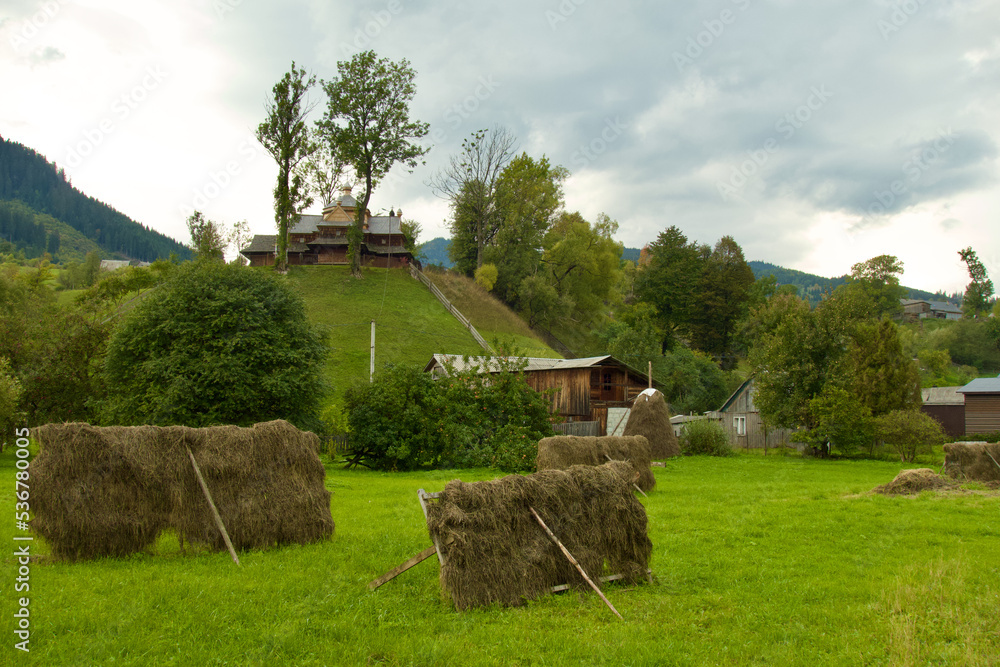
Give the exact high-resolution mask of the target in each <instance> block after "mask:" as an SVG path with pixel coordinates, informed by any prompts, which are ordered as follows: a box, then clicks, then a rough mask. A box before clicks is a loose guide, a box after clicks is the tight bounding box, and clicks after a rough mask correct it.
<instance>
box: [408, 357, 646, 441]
mask: <svg viewBox="0 0 1000 667" xmlns="http://www.w3.org/2000/svg"><path fill="white" fill-rule="evenodd" d="M520 361H521V362H522V363H525V364H526V366H525V369H524V379H525V381H526V382H527V383H528V386H530V387H531V388H532V389H534V390H536V391H539V392H542V391H545V390H547V389H555V390H556V391H555V393H554V394H553V396H552V405H551V408H550V410H551V412H552V414H553V415H559V416H560V417H562V418H563V419H564V420H566V421H567V422H581V421H593V422H597V423H598V428H597V431H598V434H599V435H606V434H607V432H608V410H609V409H613V408H629V407H631V405H632V401H634V400H635V397H636V396H638V395H639V394H640V393H641V392H642V390H643V389H646V388H647V387H649V377H648V376H647V375H646V374H645V373H643V372H641V371H638V370H635V369H634V368H631V367H629V366H628V365H626V364H625V363H623V362H621V361H618V360H617V359H615V358H614V357H612V356H610V355H605V356H601V357H587V358H584V359H542V358H539V357H522V358H520ZM473 366H475V367H478V368H481V369H484V372H497V370H495V369H496V367H497V365H496V363H495V362H491V361H490V359H489V358H483V357H467V358H464V357H462V356H459V355H448V354H435V355H434V356H433V357H432V358H431V360H430V361H429V362H428V363H427V365H426V366H425V367H424V371H426V372H429V373H433V374H434V375H437V376H442V377H443V376H446V375H447V374H448V369H449V368H454V369H455V370H456V371H458V372H462V371H465V370H467V369H469V368H470V367H473ZM653 386H656V383H655V382H654V383H653ZM612 427H614V424H612Z"/></svg>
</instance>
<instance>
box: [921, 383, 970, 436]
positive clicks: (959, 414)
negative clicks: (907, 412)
mask: <svg viewBox="0 0 1000 667" xmlns="http://www.w3.org/2000/svg"><path fill="white" fill-rule="evenodd" d="M960 389H961V387H930V388H928V389H921V390H920V395H921V399H922V403H921V405H920V411H921V412H923V413H925V414H928V415H930V416H931V417H933V418H934V419H936V420H938V422H939V423H940V424H941V428H942V429H944V432H945V434H946V435H949V436H951V437H953V438H956V437H958V436H961V435H965V397H964V396H963V395H962V394H960V393H959V390H960Z"/></svg>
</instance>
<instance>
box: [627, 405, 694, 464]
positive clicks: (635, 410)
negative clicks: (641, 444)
mask: <svg viewBox="0 0 1000 667" xmlns="http://www.w3.org/2000/svg"><path fill="white" fill-rule="evenodd" d="M623 434H624V435H641V436H643V437H645V438H646V440H649V449H650V456H652V458H654V459H667V458H670V457H672V456H680V455H681V447H680V445H679V444H678V443H677V436H676V435H674V427H673V425H672V424H671V423H670V408H669V407H668V406H667V401H666V399H665V398H664V397H663V394H662V393H661V392H659V391H656V390H655V389H652V390H650V389H647V390H645V391H644V392H642V393H641V394H639V395H638V396H636V398H635V401H634V402H633V403H632V411H631V412H630V413H629V416H628V421H627V422H626V423H625V430H624V432H623Z"/></svg>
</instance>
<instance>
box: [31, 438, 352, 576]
mask: <svg viewBox="0 0 1000 667" xmlns="http://www.w3.org/2000/svg"><path fill="white" fill-rule="evenodd" d="M35 435H36V437H37V439H38V441H39V443H40V444H41V448H40V452H39V454H38V456H37V457H36V458H35V460H34V461H32V464H31V473H32V475H31V476H32V481H33V485H32V506H33V509H34V510H35V518H34V520H33V521H32V528H33V529H34V530H35V531H37V532H38V534H40V535H41V536H43V537H44V538H45V539H46V540H47V541H48V542H49V543H50V545H51V546H52V551H53V554H54V555H55V556H57V557H59V558H65V559H69V560H78V559H85V558H98V557H102V556H125V555H128V554H130V553H134V552H137V551H141V550H142V549H144V548H146V547H147V546H148V545H149V544H151V543H152V542H153V541H155V540H156V537H157V536H158V535H159V533H160V531H162V530H163V529H165V528H168V527H171V528H175V529H176V530H177V532H178V534H179V535H180V536H182V537H183V538H185V539H187V540H188V541H191V542H201V543H206V544H208V545H209V546H211V547H212V548H214V549H218V550H221V549H224V548H225V543H224V541H223V539H222V535H221V534H220V533H219V531H218V529H217V528H216V526H215V523H214V521H213V519H212V515H211V511H210V509H209V506H208V502H207V501H206V500H205V496H204V494H203V493H202V490H201V487H200V486H199V484H198V481H197V478H196V477H195V474H194V470H193V468H192V466H191V461H190V458H189V457H188V454H187V450H188V449H190V450H191V452H192V453H193V454H194V456H195V458H196V459H197V461H198V465H199V467H200V468H201V471H202V474H203V475H204V477H205V481H206V482H207V484H208V487H209V490H210V491H211V493H212V498H213V500H214V502H215V505H216V507H217V508H218V510H219V514H220V515H221V517H222V520H223V522H224V523H225V525H226V530H227V532H228V533H229V536H230V538H231V539H232V542H233V546H234V547H236V548H237V549H249V548H259V547H270V546H275V545H280V544H288V543H298V544H306V543H309V542H314V541H316V540H319V539H323V538H325V537H328V536H329V535H332V534H333V531H334V523H333V518H332V516H331V515H330V492H329V491H327V490H326V488H325V486H324V484H323V480H324V477H325V471H324V469H323V464H322V463H321V462H320V460H319V457H318V451H319V440H318V438H317V437H316V435H315V434H313V433H307V432H303V431H299V430H298V429H296V428H295V427H294V426H292V425H291V424H289V423H288V422H284V421H273V422H266V423H262V424H256V425H254V426H253V427H251V428H240V427H237V426H214V427H210V428H188V427H184V426H168V427H158V426H134V427H125V426H112V427H104V428H101V427H94V426H90V425H88V424H47V425H45V426H42V427H40V428H38V429H37V430H36V431H35Z"/></svg>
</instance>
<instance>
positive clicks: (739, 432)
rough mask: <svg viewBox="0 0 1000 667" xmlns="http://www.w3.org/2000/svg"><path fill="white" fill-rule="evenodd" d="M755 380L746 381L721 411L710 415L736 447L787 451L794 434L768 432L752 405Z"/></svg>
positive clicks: (773, 429) (755, 407) (772, 430)
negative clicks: (790, 437) (717, 421)
mask: <svg viewBox="0 0 1000 667" xmlns="http://www.w3.org/2000/svg"><path fill="white" fill-rule="evenodd" d="M753 394H754V385H753V378H750V379H748V380H746V381H745V382H744V383H743V384H741V385H740V386H739V388H738V389H737V390H736V391H735V392H733V395H732V396H730V397H729V398H728V399H726V402H725V403H723V404H722V407H721V408H719V409H718V410H714V411H712V412H709V413H708V416H709V417H710V418H712V419H718V420H719V422H720V423H721V424H722V426H723V428H725V429H726V432H727V433H728V434H729V440H730V442H731V443H732V445H733V447H739V448H741V449H762V448H767V447H787V446H788V444H789V436H790V435H791V433H792V431H790V430H789V429H785V428H773V427H772V428H767V427H766V426H765V424H764V422H763V421H762V420H761V418H760V410H759V409H757V406H756V405H754V402H753Z"/></svg>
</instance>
